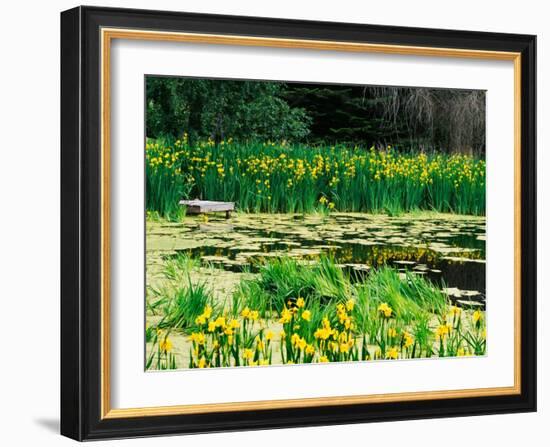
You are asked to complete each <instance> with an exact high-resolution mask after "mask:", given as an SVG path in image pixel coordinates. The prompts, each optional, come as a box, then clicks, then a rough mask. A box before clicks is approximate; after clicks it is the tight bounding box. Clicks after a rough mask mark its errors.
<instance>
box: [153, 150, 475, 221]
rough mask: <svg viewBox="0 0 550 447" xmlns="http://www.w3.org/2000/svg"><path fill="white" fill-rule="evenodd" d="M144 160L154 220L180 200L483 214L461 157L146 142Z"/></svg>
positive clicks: (468, 161) (469, 162)
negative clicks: (145, 160) (185, 198)
mask: <svg viewBox="0 0 550 447" xmlns="http://www.w3.org/2000/svg"><path fill="white" fill-rule="evenodd" d="M146 155H147V176H148V179H147V209H148V210H150V211H156V212H158V213H160V214H165V213H170V212H173V211H174V207H176V206H177V205H175V204H177V202H178V200H179V198H181V196H182V195H186V196H189V197H191V198H201V199H204V200H222V201H229V202H236V203H237V206H238V208H239V209H240V210H242V211H245V212H271V213H275V212H284V213H287V212H291V213H292V212H315V211H317V212H318V211H323V210H332V209H334V210H338V211H346V212H348V211H362V212H388V213H399V212H405V211H413V210H436V211H440V212H455V213H461V214H477V215H483V214H484V213H485V162H484V160H482V159H479V158H475V157H472V156H467V155H459V154H456V155H443V154H438V153H431V154H426V153H418V152H417V153H413V152H411V153H398V152H396V151H395V150H393V149H391V148H387V149H386V150H383V151H378V150H374V148H371V149H368V150H367V149H364V148H348V147H343V146H336V147H308V146H303V145H294V146H288V145H287V144H285V143H282V144H275V143H233V142H231V141H230V140H229V141H228V142H224V141H222V142H221V143H220V144H215V143H214V142H213V141H205V142H201V143H198V144H196V145H193V146H191V145H189V144H188V142H187V141H186V140H176V141H169V140H156V141H149V142H148V143H147V145H146ZM169 173H171V174H172V177H170V175H169Z"/></svg>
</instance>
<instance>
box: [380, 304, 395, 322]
mask: <svg viewBox="0 0 550 447" xmlns="http://www.w3.org/2000/svg"><path fill="white" fill-rule="evenodd" d="M378 312H380V313H381V314H382V315H383V316H384V317H386V318H390V317H391V315H392V312H393V309H392V308H391V307H390V306H388V303H382V304H380V306H378Z"/></svg>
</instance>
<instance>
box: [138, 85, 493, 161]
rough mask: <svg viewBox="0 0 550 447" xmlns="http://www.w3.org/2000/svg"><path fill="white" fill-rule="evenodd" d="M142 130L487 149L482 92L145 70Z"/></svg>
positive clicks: (454, 149)
mask: <svg viewBox="0 0 550 447" xmlns="http://www.w3.org/2000/svg"><path fill="white" fill-rule="evenodd" d="M146 94H147V97H146V101H147V104H146V115H147V119H146V121H147V136H148V137H153V138H155V137H159V136H163V135H164V136H166V135H169V136H173V137H179V136H181V135H182V134H183V133H184V132H186V133H187V134H188V135H189V138H190V139H191V140H192V141H193V140H195V139H204V138H211V139H213V140H215V141H220V140H222V139H226V138H228V137H232V138H233V139H235V140H237V141H239V140H240V141H243V140H262V141H265V140H271V141H281V140H287V141H292V142H302V143H308V144H336V143H345V144H350V145H359V146H363V147H365V146H371V145H375V146H386V145H388V144H391V145H396V146H397V147H398V148H402V149H410V148H412V149H417V150H418V149H420V150H427V151H429V150H432V149H437V150H439V151H444V152H464V153H475V154H483V153H484V152H485V92H483V91H475V90H455V89H430V88H408V87H371V86H367V87H365V86H350V85H329V84H302V83H283V82H265V81H233V80H212V79H187V78H174V77H171V78H168V77H148V78H147V82H146Z"/></svg>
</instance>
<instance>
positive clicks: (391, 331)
mask: <svg viewBox="0 0 550 447" xmlns="http://www.w3.org/2000/svg"><path fill="white" fill-rule="evenodd" d="M395 336H397V331H396V330H395V329H394V328H392V327H391V328H389V329H388V337H390V338H393V337H395Z"/></svg>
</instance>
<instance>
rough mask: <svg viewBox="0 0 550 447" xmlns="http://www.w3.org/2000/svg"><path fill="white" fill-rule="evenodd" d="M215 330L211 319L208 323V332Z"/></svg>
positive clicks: (214, 324)
mask: <svg viewBox="0 0 550 447" xmlns="http://www.w3.org/2000/svg"><path fill="white" fill-rule="evenodd" d="M215 330H216V323H214V322H213V321H211V322H210V323H208V332H214V331H215Z"/></svg>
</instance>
